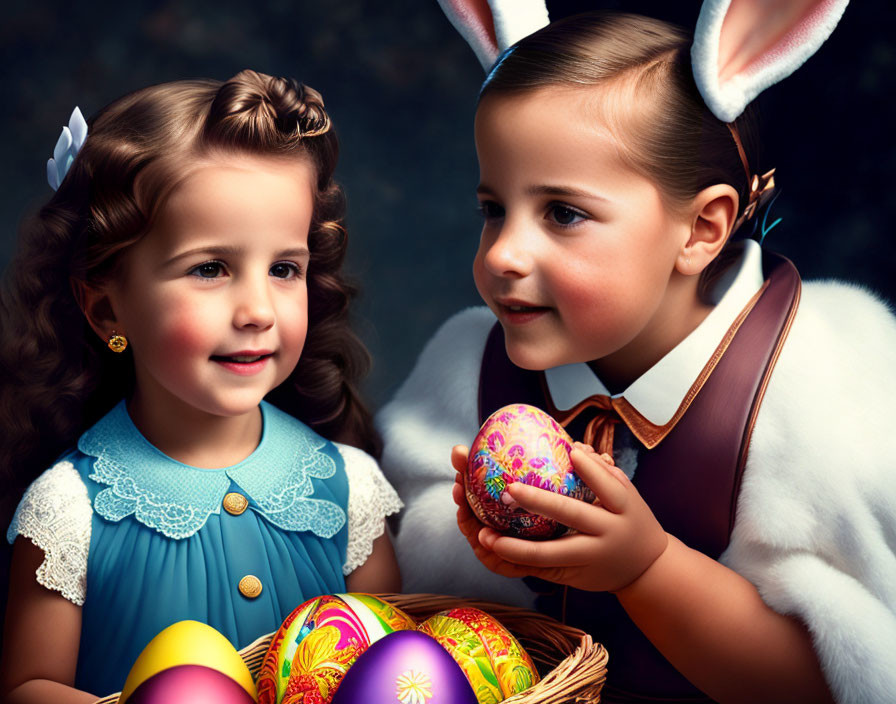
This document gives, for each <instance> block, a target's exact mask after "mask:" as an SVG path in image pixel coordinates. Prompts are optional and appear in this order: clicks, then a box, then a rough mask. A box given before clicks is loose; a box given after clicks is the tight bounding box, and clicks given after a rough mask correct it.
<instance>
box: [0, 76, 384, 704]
mask: <svg viewBox="0 0 896 704" xmlns="http://www.w3.org/2000/svg"><path fill="white" fill-rule="evenodd" d="M79 118H80V113H77V114H75V115H73V119H72V129H71V130H66V131H65V133H64V135H63V139H61V140H60V145H59V146H58V147H57V151H56V154H55V155H54V159H52V160H51V162H50V165H49V170H50V179H51V185H54V187H55V186H58V191H57V192H56V194H55V196H53V198H52V199H51V200H50V202H49V203H48V204H47V205H46V206H44V208H43V209H42V210H41V211H40V213H39V214H38V215H37V216H36V218H34V219H33V220H32V221H31V222H30V224H29V225H28V226H27V227H26V228H25V229H24V231H23V239H22V243H21V252H20V254H19V258H18V259H17V260H16V264H15V266H14V268H13V269H12V277H11V280H10V281H9V282H8V287H7V290H6V292H5V294H4V297H3V299H2V303H3V307H2V312H3V333H4V339H3V345H2V355H3V356H2V361H3V368H4V370H8V371H5V372H4V374H5V377H4V379H3V382H2V392H0V399H2V404H0V412H2V414H3V415H2V417H3V427H4V429H5V430H4V434H3V444H2V455H0V457H2V463H0V464H2V468H3V472H4V482H7V486H9V487H11V488H15V487H16V486H17V485H19V484H20V483H21V482H23V481H24V482H25V483H27V482H28V481H30V479H33V478H34V476H35V474H37V473H39V472H40V469H39V467H40V466H41V465H43V466H47V465H48V464H50V463H52V467H51V468H50V469H48V470H46V471H44V472H43V473H42V474H40V476H39V477H37V478H36V479H35V480H34V481H33V482H32V483H31V484H30V487H29V488H28V489H27V491H26V492H25V494H24V498H22V500H21V502H20V503H19V504H18V509H17V510H16V512H15V516H14V518H13V521H12V524H11V526H10V527H9V532H8V538H9V541H10V542H13V541H14V543H15V545H14V553H13V562H12V569H11V588H10V592H9V594H10V596H9V605H8V609H7V612H6V631H5V633H6V637H5V643H4V646H5V647H4V652H3V667H2V672H3V675H2V682H0V691H2V692H3V696H2V698H3V699H4V701H10V702H13V701H16V702H37V701H49V700H52V701H56V702H88V701H93V700H94V699H95V698H96V697H95V695H105V694H109V693H111V692H115V691H119V690H120V689H121V687H122V684H123V683H124V680H125V677H126V675H127V673H128V671H129V669H130V667H131V665H132V664H133V663H134V661H135V659H136V658H137V656H138V655H139V653H140V652H141V650H142V649H143V647H144V646H145V645H146V643H147V642H148V641H149V640H150V639H151V638H152V637H153V636H155V635H156V634H157V633H158V632H159V631H161V630H162V629H163V628H165V627H166V626H168V625H170V624H171V623H174V622H176V621H181V620H185V619H193V620H198V621H202V622H204V623H208V624H210V625H211V626H213V627H215V628H216V629H218V630H219V631H220V632H221V633H223V634H224V635H225V636H226V637H227V638H228V639H229V640H230V641H231V643H232V644H233V645H234V646H235V647H237V648H242V647H244V646H246V645H247V644H249V643H251V642H252V641H254V640H255V639H256V638H258V637H259V636H262V635H264V634H265V633H269V632H271V631H274V630H276V629H277V627H278V626H279V625H280V623H281V622H282V620H283V619H284V618H285V617H286V616H287V615H288V614H289V613H290V611H291V610H292V609H294V608H295V606H296V605H297V604H300V603H301V602H302V601H304V600H305V599H307V598H310V597H312V596H316V595H318V594H323V593H329V592H340V591H345V590H346V589H349V590H352V591H392V590H396V589H397V588H398V587H399V580H398V572H397V569H396V565H395V559H394V555H393V553H392V548H391V544H390V542H389V538H388V536H387V535H386V534H385V533H384V532H383V529H384V517H385V516H386V515H388V514H390V513H393V512H395V511H397V510H398V508H399V507H400V502H399V501H398V498H397V496H396V495H395V492H394V491H393V490H392V488H391V487H390V486H389V484H388V483H387V482H386V481H385V479H384V478H383V476H382V473H381V472H380V470H379V467H378V465H377V463H376V460H375V459H374V458H373V457H372V456H371V455H374V456H375V455H377V454H378V449H379V439H378V436H377V433H376V431H375V430H374V428H373V425H372V419H371V417H370V415H369V413H368V411H367V410H366V409H365V407H364V405H363V404H362V403H361V401H360V399H359V396H358V394H357V391H356V384H357V381H358V378H359V376H360V374H361V373H362V372H363V370H364V368H365V365H366V352H365V350H364V349H363V347H362V346H361V344H360V342H359V341H358V340H357V339H356V338H355V337H354V335H353V334H352V333H351V331H350V329H349V327H348V322H347V316H348V304H349V301H350V298H351V296H352V294H353V288H352V287H351V286H349V285H348V284H347V283H346V281H345V280H344V278H343V275H342V273H341V265H342V260H343V257H344V255H345V251H346V232H345V230H344V228H343V226H342V218H343V212H344V203H343V198H342V193H341V189H340V188H339V186H338V184H336V183H335V182H334V181H333V179H332V176H333V170H334V168H335V165H336V156H337V142H336V137H335V135H334V133H333V130H332V128H331V123H330V118H329V116H328V115H327V113H326V111H325V110H324V106H323V101H322V99H321V96H320V95H319V94H318V93H317V92H316V91H314V90H313V89H311V88H309V87H306V86H303V85H301V84H299V83H296V82H295V81H292V80H288V79H282V78H275V77H272V76H266V75H263V74H259V73H255V72H253V71H243V72H241V73H239V74H237V75H236V76H234V77H233V78H231V79H230V80H228V81H226V82H220V81H211V80H196V81H177V82H173V83H166V84H162V85H158V86H152V87H149V88H146V89H143V90H140V91H137V92H136V93H133V94H131V95H128V96H125V97H123V98H121V99H119V100H117V101H115V102H113V103H112V104H111V105H109V106H108V107H106V108H105V109H103V110H102V111H101V112H100V113H99V114H98V115H97V116H96V117H95V118H94V119H93V120H92V121H91V122H90V124H89V129H88V126H87V124H85V123H84V122H83V120H80V119H79ZM85 135H86V138H85ZM81 142H83V144H82V145H81ZM78 146H80V151H77V147H78ZM76 151H77V154H76V155H75V154H74V153H75V152H76ZM66 170H67V173H66ZM264 399H266V400H264ZM66 448H69V449H66ZM60 453H62V454H61V455H60ZM54 458H57V459H56V460H55V462H54V461H53V460H54ZM48 624H52V627H51V628H48ZM48 633H52V636H51V637H49V638H48V637H47V636H46V634H48ZM88 692H89V693H91V694H88Z"/></svg>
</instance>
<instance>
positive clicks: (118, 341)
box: [106, 330, 128, 354]
mask: <svg viewBox="0 0 896 704" xmlns="http://www.w3.org/2000/svg"><path fill="white" fill-rule="evenodd" d="M106 344H107V345H108V346H109V349H110V350H112V351H113V352H116V353H118V354H120V353H122V352H124V351H125V348H126V347H127V346H128V338H126V337H125V336H124V335H119V334H118V333H116V332H115V331H114V330H113V331H112V334H111V335H110V336H109V341H108V342H107V343H106Z"/></svg>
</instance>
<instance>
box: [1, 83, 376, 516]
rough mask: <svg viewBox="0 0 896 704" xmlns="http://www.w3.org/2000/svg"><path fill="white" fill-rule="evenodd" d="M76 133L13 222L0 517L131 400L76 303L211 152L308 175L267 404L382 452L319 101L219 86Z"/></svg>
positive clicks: (126, 364)
mask: <svg viewBox="0 0 896 704" xmlns="http://www.w3.org/2000/svg"><path fill="white" fill-rule="evenodd" d="M88 134H89V136H88V137H87V139H86V141H85V143H84V145H83V147H82V149H81V151H80V152H79V153H78V156H77V157H76V158H75V160H74V162H73V163H72V165H71V168H70V170H69V173H68V174H67V175H66V177H65V179H64V180H63V182H62V183H61V184H60V187H59V190H58V191H57V192H56V194H55V195H54V196H53V197H52V198H51V199H50V201H49V203H47V204H46V205H45V206H44V207H43V208H41V210H40V211H39V212H38V213H37V214H36V215H34V216H33V217H31V218H30V219H29V220H28V221H26V223H25V224H24V226H23V228H22V231H21V233H20V241H19V249H18V252H17V254H16V256H15V258H14V260H13V263H12V266H11V267H10V270H9V272H8V276H7V278H6V280H5V281H4V284H3V290H2V292H0V326H2V327H0V369H2V370H3V380H2V385H0V426H2V428H3V432H2V434H0V480H2V484H3V486H4V497H3V498H4V501H3V504H4V505H3V506H2V507H0V509H2V513H0V516H2V517H4V518H7V517H8V515H9V511H10V508H11V507H12V506H13V504H14V501H15V499H16V498H17V497H18V495H20V493H21V491H22V490H23V489H24V487H25V486H27V484H28V483H30V481H32V480H33V479H34V478H35V477H36V476H37V474H39V473H40V471H41V470H42V469H43V468H45V467H46V466H48V464H49V463H50V462H52V461H53V459H54V458H55V457H57V456H58V455H59V454H60V453H61V452H62V451H64V450H65V449H66V448H68V447H69V446H71V445H72V444H73V443H74V441H75V440H76V439H77V437H78V436H79V435H80V434H81V433H82V432H83V431H84V430H86V429H87V428H88V427H90V426H91V425H92V424H93V423H95V422H96V421H97V420H98V419H99V418H100V417H101V416H102V415H103V414H105V413H106V412H107V411H108V410H109V409H110V408H111V407H112V406H113V405H114V404H115V403H116V402H117V401H118V400H120V399H121V398H122V397H123V396H126V395H127V394H128V393H129V390H130V389H131V388H132V386H133V383H134V381H133V379H134V372H133V364H132V362H131V360H130V358H129V357H130V356H129V355H114V354H111V353H110V352H109V351H108V350H107V349H105V345H104V344H103V341H102V340H100V339H99V338H98V337H97V336H96V335H95V334H94V333H93V332H92V331H91V330H90V328H89V326H88V324H87V322H86V319H85V317H84V315H83V314H82V312H81V309H80V307H79V304H78V300H77V294H76V293H75V292H76V291H78V290H79V289H80V288H81V287H83V286H84V285H86V284H89V285H97V284H101V283H103V282H104V281H107V280H108V279H109V277H112V276H114V275H115V274H116V273H117V271H118V270H119V266H120V263H121V261H122V256H123V254H124V253H125V252H126V251H127V250H128V248H129V247H131V246H132V245H133V244H134V243H136V242H137V241H138V240H140V239H141V238H142V237H143V236H145V235H146V233H147V232H148V231H149V229H150V228H151V226H152V224H153V219H154V217H155V216H156V214H157V213H158V211H159V208H160V207H161V205H162V204H163V203H164V202H165V199H166V198H167V196H168V195H170V193H171V192H172V191H173V189H174V188H175V187H176V186H177V185H178V183H180V182H181V181H182V180H183V179H185V178H186V177H187V176H188V175H189V174H190V173H191V169H195V168H196V165H197V164H199V163H201V161H202V158H203V157H206V156H209V155H215V154H220V153H222V152H223V153H234V152H236V153H241V154H242V153H245V154H254V155H270V156H277V157H283V158H296V159H301V160H304V161H305V162H306V163H308V162H310V163H311V164H313V166H314V168H315V171H316V176H317V183H316V190H315V193H314V209H313V215H312V221H311V228H310V231H309V233H308V248H309V250H310V253H311V256H310V262H309V266H308V273H307V286H308V334H307V338H306V342H305V347H304V349H303V351H302V355H301V358H300V360H299V363H298V365H297V367H296V369H295V370H294V371H293V373H292V374H291V375H290V377H289V378H288V379H287V380H286V381H285V382H284V383H283V384H281V385H280V386H279V387H277V388H276V389H274V390H273V391H271V392H270V394H268V400H270V401H271V402H272V403H274V404H275V405H277V406H279V407H280V408H282V409H283V410H285V411H287V412H288V413H291V414H293V415H295V416H297V417H299V418H301V419H302V420H303V421H305V422H306V423H308V424H309V425H310V426H312V427H313V428H315V429H316V430H317V431H318V432H319V433H321V434H322V435H324V436H325V437H327V438H330V439H332V440H338V441H340V442H346V443H349V444H352V445H355V446H357V447H360V448H362V449H364V450H366V451H367V452H369V453H371V454H372V455H374V456H377V457H378V456H379V454H380V450H381V441H380V438H379V436H378V435H377V433H376V430H375V429H374V427H373V422H372V417H371V414H370V412H369V411H368V409H367V408H366V407H365V405H364V404H363V402H362V401H361V399H360V396H359V393H358V386H357V385H358V382H359V380H360V378H361V377H362V376H363V375H364V374H365V373H366V372H367V369H368V367H369V363H370V359H369V356H368V354H367V351H366V350H365V348H364V346H363V345H362V343H361V342H360V340H359V339H358V338H357V337H356V336H355V335H354V334H353V333H352V331H351V329H350V328H349V304H350V301H351V299H352V298H353V297H354V296H355V294H356V293H357V289H356V287H355V286H353V285H352V284H350V283H349V282H347V281H346V279H345V278H344V276H343V273H342V271H341V267H342V263H343V259H344V257H345V252H346V246H347V235H346V230H345V227H344V226H343V218H344V214H345V202H344V198H343V193H342V189H341V188H340V187H339V185H338V184H337V183H336V182H335V181H334V180H333V171H334V169H335V166H336V161H337V156H338V142H337V139H336V136H335V134H334V132H333V129H332V126H331V122H330V118H329V116H328V115H327V113H326V111H325V110H324V104H323V100H322V98H321V96H320V94H319V93H318V92H317V91H315V90H313V89H312V88H310V87H308V86H305V85H302V84H300V83H298V82H296V81H294V80H291V79H286V78H277V77H273V76H268V75H264V74H261V73H256V72H254V71H242V72H241V73H239V74H237V75H236V76H234V77H233V78H231V79H230V80H228V81H225V82H221V81H213V80H188V81H175V82H171V83H164V84H160V85H156V86H150V87H149V88H145V89H143V90H139V91H136V92H134V93H131V94H129V95H126V96H124V97H123V98H121V99H119V100H116V101H115V102H113V103H111V104H110V105H108V106H107V107H105V108H104V109H103V110H101V111H100V112H99V113H98V114H97V115H96V116H95V117H94V118H93V119H92V120H91V121H90V122H89V133H88ZM4 525H5V523H4Z"/></svg>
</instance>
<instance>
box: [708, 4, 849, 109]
mask: <svg viewBox="0 0 896 704" xmlns="http://www.w3.org/2000/svg"><path fill="white" fill-rule="evenodd" d="M847 2H848V0H763V1H762V2H757V0H705V2H704V3H703V7H702V8H701V9H700V16H699V18H698V19H697V27H696V29H695V30H694V44H693V46H692V47H691V62H692V64H693V69H694V80H695V81H696V83H697V87H698V88H699V89H700V93H701V95H702V96H703V99H704V100H705V101H706V104H707V106H709V109H710V110H712V112H713V114H714V115H715V116H716V117H718V118H719V119H720V120H722V121H724V122H733V121H734V120H735V119H736V118H737V117H738V115H740V114H741V113H742V112H743V111H744V108H746V106H747V105H748V104H749V103H750V101H751V100H753V99H754V98H755V97H756V96H757V95H759V94H760V93H761V92H762V91H764V90H765V89H766V88H768V87H769V86H771V85H773V84H775V83H777V82H778V81H780V80H782V79H783V78H786V77H787V76H789V75H790V74H791V73H793V72H794V71H796V69H798V68H799V67H800V66H802V64H803V62H805V61H806V59H808V58H809V57H810V56H812V54H814V53H815V52H816V51H818V48H819V47H820V46H821V45H822V43H824V41H825V39H827V38H828V37H829V36H830V35H831V32H833V31H834V27H836V26H837V22H838V21H839V20H840V17H841V16H842V15H843V11H844V10H845V9H846V4H847Z"/></svg>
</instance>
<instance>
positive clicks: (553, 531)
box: [465, 404, 594, 539]
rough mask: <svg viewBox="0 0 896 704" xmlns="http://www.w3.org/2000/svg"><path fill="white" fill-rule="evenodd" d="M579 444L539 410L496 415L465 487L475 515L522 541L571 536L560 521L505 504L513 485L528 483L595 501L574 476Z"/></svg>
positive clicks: (474, 453) (477, 444)
mask: <svg viewBox="0 0 896 704" xmlns="http://www.w3.org/2000/svg"><path fill="white" fill-rule="evenodd" d="M572 444H573V440H572V438H571V437H570V436H569V434H568V433H567V432H566V431H565V430H564V429H563V428H562V427H561V426H560V425H559V424H558V423H557V421H555V420H554V419H553V418H552V417H551V416H550V415H548V414H547V413H545V412H544V411H542V410H541V409H539V408H536V407H535V406H530V405H527V404H513V405H510V406H505V407H504V408H500V409H498V410H497V411H495V412H494V413H493V414H492V415H490V416H489V417H488V418H487V419H486V421H485V423H483V424H482V427H481V428H480V430H479V433H478V434H477V435H476V438H475V440H474V441H473V444H472V446H471V448H470V456H469V461H468V463H467V473H466V477H465V487H466V495H467V501H468V502H469V504H470V506H471V508H472V509H473V512H474V513H475V514H476V516H477V517H478V518H479V520H481V521H482V522H483V523H485V524H486V525H489V526H491V527H492V528H494V529H495V530H498V531H500V532H502V533H509V534H511V535H515V536H518V537H521V538H533V539H547V538H553V537H556V536H558V535H561V534H562V533H564V532H566V530H567V529H566V527H565V526H563V525H561V524H559V523H557V522H556V521H554V520H551V519H548V518H545V517H543V516H538V515H536V514H533V513H529V512H528V511H524V510H523V509H521V508H519V507H516V506H508V505H506V504H504V503H503V502H502V501H501V496H502V494H503V493H504V490H505V488H506V487H507V485H508V484H511V483H513V482H523V483H524V484H529V485H530V486H535V487H538V488H540V489H546V490H548V491H553V492H555V493H558V494H562V495H564V496H570V497H572V498H576V499H581V500H583V501H589V502H590V501H593V500H594V494H593V493H592V492H591V490H590V489H589V488H588V487H587V485H585V484H584V482H582V480H581V479H580V478H579V477H578V475H576V473H575V472H574V470H573V467H572V462H571V461H570V459H569V452H570V450H571V449H572Z"/></svg>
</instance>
